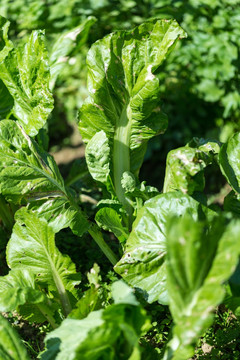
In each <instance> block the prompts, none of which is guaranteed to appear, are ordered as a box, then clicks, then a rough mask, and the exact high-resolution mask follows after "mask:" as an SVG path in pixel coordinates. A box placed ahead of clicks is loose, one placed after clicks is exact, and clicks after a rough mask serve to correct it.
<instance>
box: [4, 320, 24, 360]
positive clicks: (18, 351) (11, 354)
mask: <svg viewBox="0 0 240 360" xmlns="http://www.w3.org/2000/svg"><path fill="white" fill-rule="evenodd" d="M0 358H1V360H16V359H18V360H29V359H30V357H29V356H28V354H27V351H26V349H25V347H24V345H23V343H22V341H21V340H20V338H19V336H18V333H17V332H16V330H14V329H13V328H12V326H11V325H10V323H9V322H8V320H7V319H5V318H4V317H2V315H0Z"/></svg>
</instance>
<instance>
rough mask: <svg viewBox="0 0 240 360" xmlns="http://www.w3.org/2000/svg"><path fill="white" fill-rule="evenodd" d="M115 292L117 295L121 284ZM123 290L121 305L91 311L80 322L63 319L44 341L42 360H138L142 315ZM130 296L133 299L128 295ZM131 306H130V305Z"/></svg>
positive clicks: (145, 327)
mask: <svg viewBox="0 0 240 360" xmlns="http://www.w3.org/2000/svg"><path fill="white" fill-rule="evenodd" d="M119 286H120V288H119V289H118V290H117V287H118V283H117V284H114V287H115V290H114V291H121V289H122V284H120V285H119ZM130 292H131V290H128V291H127V290H126V289H125V290H124V295H125V294H126V297H125V302H124V301H121V302H120V303H116V304H113V305H111V306H109V307H108V308H106V309H105V310H99V311H93V312H92V313H90V314H89V315H88V317H87V318H85V319H83V320H76V319H66V320H64V321H63V322H62V324H61V326H60V327H59V328H58V329H57V330H54V331H52V332H51V333H49V334H48V335H47V337H46V348H47V349H46V351H45V352H44V353H43V355H42V357H41V359H42V360H53V359H56V360H65V359H72V360H74V359H75V360H77V359H80V358H81V359H82V360H97V359H100V358H101V359H117V358H119V356H121V358H123V359H131V360H140V359H141V348H140V346H139V337H140V336H141V335H143V334H145V332H146V331H147V330H148V329H149V327H150V322H149V320H148V319H147V317H146V314H145V311H144V310H143V309H141V307H140V306H139V305H138V303H137V302H136V300H135V303H134V301H133V299H132V297H131V296H130V295H129V293H130ZM132 296H133V295H132ZM133 303H134V304H133Z"/></svg>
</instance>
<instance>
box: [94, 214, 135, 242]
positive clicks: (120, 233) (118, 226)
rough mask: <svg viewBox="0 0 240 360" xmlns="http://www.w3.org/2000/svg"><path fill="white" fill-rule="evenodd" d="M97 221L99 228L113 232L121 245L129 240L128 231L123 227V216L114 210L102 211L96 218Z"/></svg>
mask: <svg viewBox="0 0 240 360" xmlns="http://www.w3.org/2000/svg"><path fill="white" fill-rule="evenodd" d="M95 220H96V222H97V224H98V226H100V227H101V228H103V229H104V230H107V231H111V232H112V233H113V234H114V235H115V236H116V238H117V239H118V240H119V241H120V242H121V243H122V242H125V241H126V240H127V238H128V235H129V233H128V229H127V228H126V227H124V226H123V225H122V219H121V216H120V215H119V214H118V213H117V211H115V210H114V209H111V208H107V207H105V208H102V209H100V210H99V211H98V212H97V214H96V216H95Z"/></svg>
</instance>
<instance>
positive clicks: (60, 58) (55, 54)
mask: <svg viewBox="0 0 240 360" xmlns="http://www.w3.org/2000/svg"><path fill="white" fill-rule="evenodd" d="M95 22H96V18H94V17H93V16H89V17H88V18H87V19H86V20H85V21H83V22H82V23H81V24H80V25H79V26H77V27H75V28H74V29H71V30H68V31H66V32H64V33H62V34H61V35H59V36H58V38H57V40H56V42H55V43H54V45H53V48H52V50H51V53H50V58H49V64H50V73H51V80H50V89H53V88H54V85H55V82H56V80H57V77H58V75H59V74H60V73H61V71H62V69H63V68H64V66H65V63H66V61H67V60H68V56H70V55H71V53H72V52H73V50H74V49H75V48H76V47H77V48H80V47H81V46H82V45H83V44H84V43H85V42H86V41H87V37H88V32H89V30H90V28H91V26H92V25H93V24H94V23H95Z"/></svg>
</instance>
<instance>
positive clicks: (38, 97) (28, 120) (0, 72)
mask: <svg viewBox="0 0 240 360" xmlns="http://www.w3.org/2000/svg"><path fill="white" fill-rule="evenodd" d="M4 21H5V19H3V18H2V20H1V22H2V23H3V22H4ZM8 26H9V24H8V23H4V25H3V28H2V31H3V36H4V37H3V39H4V41H5V46H4V47H3V49H2V50H1V52H0V60H1V62H0V79H1V80H2V81H3V82H4V84H5V86H6V87H7V89H8V91H9V93H10V94H11V95H12V97H13V99H14V107H13V114H14V115H15V117H16V118H17V119H18V122H19V123H20V125H21V126H22V127H23V128H24V130H25V131H26V133H27V134H29V135H31V136H33V135H36V134H37V133H38V131H39V130H40V129H41V128H42V127H43V125H44V124H45V123H46V121H47V118H48V115H49V114H50V112H51V111H52V109H53V96H52V94H51V93H50V91H49V80H50V71H49V65H48V54H47V51H46V48H45V44H44V32H43V31H41V30H38V31H33V32H32V34H31V35H30V37H29V39H28V42H27V43H26V44H25V45H24V46H22V47H20V46H19V47H17V48H13V45H12V43H11V42H9V41H8V40H7V31H6V29H7V28H8Z"/></svg>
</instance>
